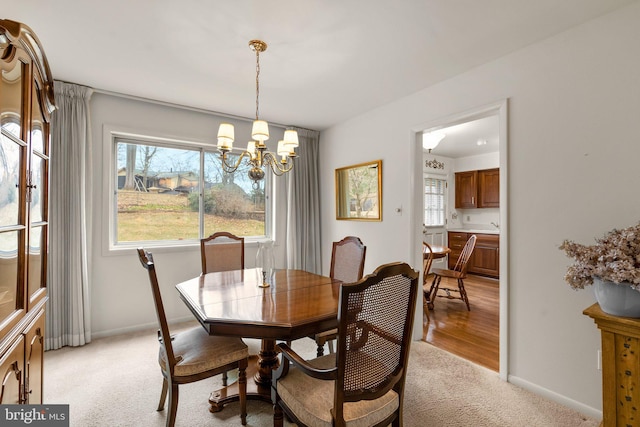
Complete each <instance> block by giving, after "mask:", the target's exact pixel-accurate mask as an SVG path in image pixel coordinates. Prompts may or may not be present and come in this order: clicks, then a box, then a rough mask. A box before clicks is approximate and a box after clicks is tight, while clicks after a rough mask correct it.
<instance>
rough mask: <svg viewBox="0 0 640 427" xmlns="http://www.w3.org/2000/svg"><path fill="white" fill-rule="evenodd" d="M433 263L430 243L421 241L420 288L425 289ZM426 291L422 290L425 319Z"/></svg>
mask: <svg viewBox="0 0 640 427" xmlns="http://www.w3.org/2000/svg"><path fill="white" fill-rule="evenodd" d="M432 263H433V250H432V249H431V245H429V244H428V243H427V242H424V241H423V242H422V289H423V290H426V287H427V286H428V285H427V281H428V280H429V279H428V278H429V272H430V270H431V264H432ZM426 294H427V293H426V292H423V295H424V297H423V306H427V309H426V310H424V314H425V315H426V317H427V320H429V319H430V317H429V306H428V303H429V301H428V300H427V298H426Z"/></svg>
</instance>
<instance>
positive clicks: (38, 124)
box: [31, 83, 44, 154]
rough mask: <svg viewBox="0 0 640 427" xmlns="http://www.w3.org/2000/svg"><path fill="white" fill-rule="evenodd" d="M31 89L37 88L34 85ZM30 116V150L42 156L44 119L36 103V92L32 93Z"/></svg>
mask: <svg viewBox="0 0 640 427" xmlns="http://www.w3.org/2000/svg"><path fill="white" fill-rule="evenodd" d="M33 87H34V88H37V87H38V86H37V84H35V83H34V85H33ZM31 115H32V118H31V149H32V150H34V151H37V152H39V153H42V154H44V139H43V136H42V127H43V126H44V119H43V118H42V109H41V108H40V101H38V93H37V91H33V97H32V100H31Z"/></svg>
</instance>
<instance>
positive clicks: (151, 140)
mask: <svg viewBox="0 0 640 427" xmlns="http://www.w3.org/2000/svg"><path fill="white" fill-rule="evenodd" d="M123 139H124V140H131V141H133V142H137V143H140V144H145V143H146V144H153V145H157V146H161V147H168V148H178V149H190V150H194V151H199V152H200V153H203V152H205V151H206V152H216V148H215V146H212V144H211V143H210V142H209V141H207V142H202V141H188V140H186V139H185V140H182V139H174V138H167V137H159V136H152V135H143V134H141V133H139V132H135V131H130V130H121V129H116V128H115V127H112V126H109V125H104V127H103V141H104V142H105V143H104V146H103V154H104V158H107V159H109V161H108V164H107V165H105V168H104V170H103V183H104V186H103V187H104V188H105V189H106V190H107V191H105V197H104V198H103V203H104V206H105V213H106V215H107V217H108V227H104V228H103V230H104V231H103V238H104V239H105V240H104V241H106V242H107V245H104V246H103V247H105V249H106V254H108V253H113V252H118V251H122V250H131V249H135V248H138V247H140V246H141V245H144V247H145V248H164V247H167V248H171V247H173V248H178V247H185V246H188V247H193V246H199V245H200V238H201V237H205V236H203V233H204V224H203V222H202V218H203V214H204V212H203V203H202V200H203V193H202V192H201V193H200V209H199V217H200V221H199V226H198V234H199V236H201V237H199V238H197V239H184V240H159V241H146V240H145V241H137V242H117V236H116V233H117V228H116V227H117V226H116V221H117V204H116V200H117V199H116V194H117V143H118V141H121V140H123ZM234 151H236V150H234ZM239 152H240V150H238V153H239ZM200 159H201V162H200V163H201V164H200V168H201V176H200V180H201V183H200V188H204V186H203V184H204V183H203V182H202V181H204V178H203V174H202V170H203V165H202V163H203V162H204V160H203V159H204V156H203V155H201V157H200ZM271 175H272V174H269V173H265V177H264V180H265V183H264V187H265V220H264V221H265V224H264V225H265V235H264V236H251V237H245V244H251V243H256V242H259V241H264V240H265V239H270V240H275V232H276V230H275V209H276V206H275V197H274V193H275V185H274V182H273V181H274V180H273V177H272V176H271Z"/></svg>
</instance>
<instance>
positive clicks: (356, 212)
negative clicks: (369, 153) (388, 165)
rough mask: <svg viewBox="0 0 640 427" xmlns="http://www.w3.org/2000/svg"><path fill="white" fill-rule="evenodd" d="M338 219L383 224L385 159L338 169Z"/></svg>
mask: <svg viewBox="0 0 640 427" xmlns="http://www.w3.org/2000/svg"><path fill="white" fill-rule="evenodd" d="M336 219H345V220H356V221H382V160H374V161H371V162H367V163H360V164H357V165H352V166H345V167H343V168H338V169H336Z"/></svg>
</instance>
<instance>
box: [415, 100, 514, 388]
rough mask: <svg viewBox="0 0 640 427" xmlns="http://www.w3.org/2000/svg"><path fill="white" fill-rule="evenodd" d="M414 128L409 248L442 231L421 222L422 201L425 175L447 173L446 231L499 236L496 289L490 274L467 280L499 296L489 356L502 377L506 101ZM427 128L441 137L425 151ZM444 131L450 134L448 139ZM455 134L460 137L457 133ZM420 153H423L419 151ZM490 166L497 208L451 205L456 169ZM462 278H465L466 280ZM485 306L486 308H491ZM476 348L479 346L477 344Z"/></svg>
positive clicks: (505, 283)
mask: <svg viewBox="0 0 640 427" xmlns="http://www.w3.org/2000/svg"><path fill="white" fill-rule="evenodd" d="M483 125H486V126H488V127H489V128H490V129H484V131H482V132H484V135H485V136H481V135H480V134H474V133H473V128H474V127H476V128H478V129H480V128H482V126H483ZM412 130H413V132H414V135H415V139H414V153H415V157H416V158H417V161H416V162H414V171H413V172H414V175H413V176H414V185H415V184H416V183H418V184H419V185H415V188H414V193H413V194H415V196H416V198H415V199H416V201H417V202H416V203H415V206H414V209H413V211H412V212H413V215H414V216H415V218H413V220H412V222H413V224H414V236H413V242H412V243H413V246H412V247H414V248H417V247H421V245H422V241H423V240H424V241H427V242H428V243H429V239H430V238H431V239H432V238H434V236H437V235H438V233H440V231H438V230H439V229H438V224H434V227H433V228H432V227H429V226H428V225H426V222H425V212H426V210H427V209H428V208H429V206H427V205H426V204H425V185H424V184H425V178H426V177H428V176H437V177H445V178H446V182H447V191H448V193H449V194H448V195H447V197H446V202H447V205H448V206H447V207H446V209H445V219H446V220H445V225H444V228H445V230H446V229H463V228H464V229H467V230H469V232H471V233H477V232H478V231H480V232H482V231H483V230H485V229H486V230H487V232H489V231H491V232H492V234H498V235H499V244H500V246H499V282H498V281H494V284H493V288H494V289H495V292H493V293H492V292H491V287H492V280H493V279H486V278H484V277H482V276H478V277H473V278H472V279H470V280H471V281H470V282H469V284H470V286H474V285H475V286H476V289H478V290H479V291H482V292H484V291H487V292H485V296H486V295H488V296H489V297H487V298H489V299H490V298H493V299H494V301H495V300H497V301H495V303H496V304H494V306H493V308H491V310H493V315H494V316H495V317H496V322H497V325H498V327H497V328H496V329H499V331H498V330H496V331H495V333H496V334H497V336H498V341H499V350H498V349H496V352H495V353H494V356H493V357H494V358H497V359H498V360H494V362H493V363H494V365H495V366H499V369H498V371H499V373H500V377H501V379H503V380H506V379H507V373H508V359H507V356H508V353H507V348H508V344H507V337H508V322H507V319H508V317H507V309H508V307H507V301H508V295H507V292H508V259H507V254H508V248H507V241H508V240H507V231H508V228H507V224H508V216H507V213H508V212H507V194H508V191H507V190H508V187H507V172H508V171H507V164H506V159H507V101H506V100H504V101H501V102H498V103H495V104H491V105H487V106H484V107H480V108H477V109H474V110H471V111H468V112H464V113H461V114H456V115H453V116H450V117H445V118H442V119H440V120H435V121H433V122H429V123H425V124H423V125H421V126H416V127H414V128H413V129H412ZM428 132H441V133H444V134H445V137H444V138H443V139H441V140H440V142H439V143H438V144H437V145H435V147H433V146H429V148H430V149H431V150H430V152H429V151H428V150H426V151H425V150H423V134H424V133H428ZM447 132H448V133H449V135H448V137H449V140H448V141H447ZM457 133H460V134H461V135H464V136H463V137H457V136H456V135H457ZM432 145H433V144H432ZM423 152H424V153H425V154H423ZM418 162H419V163H418ZM490 168H499V171H500V178H499V182H500V196H499V199H500V204H499V208H496V209H457V208H455V203H454V194H455V193H454V192H455V189H454V188H453V187H454V186H455V184H454V175H455V172H459V171H464V170H481V169H490ZM418 205H419V206H418ZM498 228H499V231H498ZM477 229H479V230H477ZM432 231H433V232H432ZM445 234H446V233H445ZM414 253H415V252H414ZM419 257H420V263H418V262H417V259H416V265H422V260H421V255H419ZM465 283H467V282H466V281H465ZM472 283H473V285H472ZM465 287H466V288H467V292H468V293H469V294H470V302H471V310H472V313H471V314H473V315H476V314H477V313H478V312H480V311H481V308H480V307H478V310H477V311H476V312H473V310H474V302H473V300H472V298H471V291H470V290H469V287H468V286H465ZM485 296H480V297H478V298H482V299H483V301H484V302H486V301H487V300H485V299H484V298H485ZM441 300H443V301H445V302H448V301H449V300H447V299H441ZM455 302H456V301H451V303H455ZM457 302H460V303H461V304H462V305H463V306H464V303H462V302H461V301H457ZM436 304H437V303H436ZM478 304H480V300H478ZM489 305H491V304H489ZM420 306H422V304H420ZM487 307H488V306H487ZM487 307H485V308H484V309H485V310H487V309H489V308H487ZM420 308H421V307H420ZM418 311H419V310H417V312H418ZM465 311H466V307H465ZM443 317H444V315H440V318H443ZM418 319H420V322H419V323H420V325H421V326H422V320H423V316H422V312H420V315H419V316H418V313H417V314H416V321H418ZM494 326H495V325H494ZM414 332H415V331H414ZM454 335H455V334H454ZM460 340H464V338H460ZM464 346H468V343H463V342H461V343H460V344H459V347H464ZM477 351H483V350H482V349H481V348H479V349H478V350H477ZM462 357H464V355H462Z"/></svg>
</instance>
